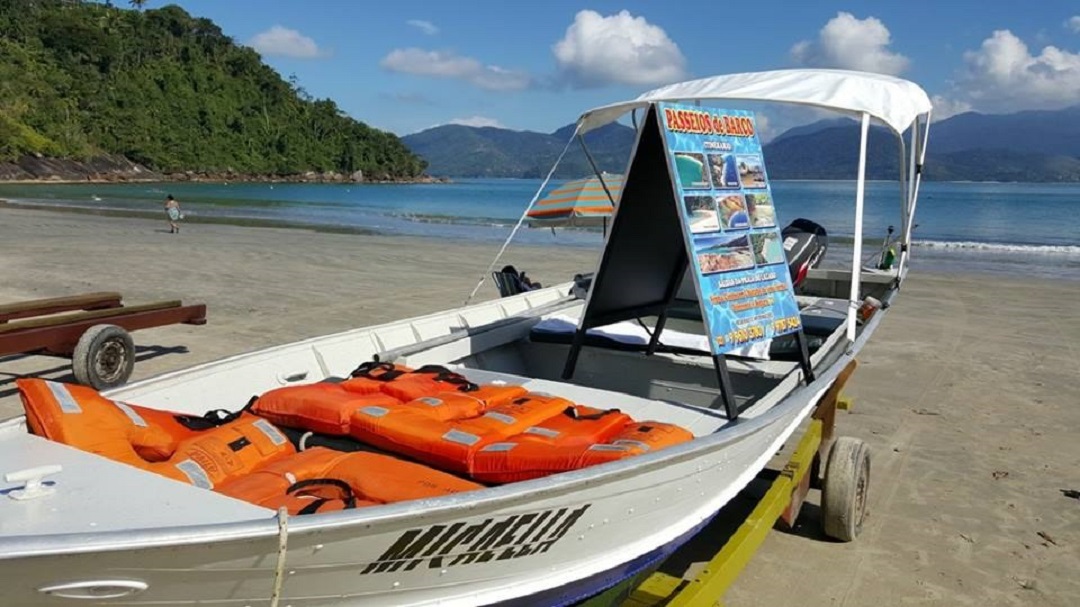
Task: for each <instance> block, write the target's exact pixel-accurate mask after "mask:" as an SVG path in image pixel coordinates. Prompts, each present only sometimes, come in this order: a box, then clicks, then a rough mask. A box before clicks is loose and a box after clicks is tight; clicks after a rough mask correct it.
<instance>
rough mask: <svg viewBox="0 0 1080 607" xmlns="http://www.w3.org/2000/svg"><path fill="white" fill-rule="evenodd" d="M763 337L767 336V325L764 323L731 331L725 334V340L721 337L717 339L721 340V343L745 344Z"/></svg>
mask: <svg viewBox="0 0 1080 607" xmlns="http://www.w3.org/2000/svg"><path fill="white" fill-rule="evenodd" d="M762 337H765V327H764V326H763V325H753V326H749V327H743V328H741V329H735V330H734V331H729V332H728V334H727V335H725V336H723V338H722V340H723V341H721V340H720V339H717V341H720V345H725V344H745V343H746V342H748V341H753V340H755V339H761V338H762Z"/></svg>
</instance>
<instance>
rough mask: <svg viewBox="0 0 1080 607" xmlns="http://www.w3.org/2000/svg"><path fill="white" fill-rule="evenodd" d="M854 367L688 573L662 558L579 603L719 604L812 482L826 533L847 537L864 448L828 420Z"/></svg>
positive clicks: (790, 517) (787, 526) (861, 503)
mask: <svg viewBox="0 0 1080 607" xmlns="http://www.w3.org/2000/svg"><path fill="white" fill-rule="evenodd" d="M855 367H856V362H855V361H854V360H853V361H851V362H850V363H848V365H847V367H845V368H844V369H843V371H841V372H840V375H839V376H838V377H837V378H836V382H834V383H833V385H832V386H831V387H830V388H829V390H828V391H826V393H825V394H824V395H822V397H821V399H820V400H819V401H818V403H817V405H816V406H815V408H814V411H813V413H812V415H811V418H810V423H809V424H807V425H806V427H805V430H804V431H803V433H802V437H801V439H800V440H799V442H798V445H797V446H796V448H795V451H794V452H793V453H792V454H791V456H790V458H789V459H788V461H787V464H786V465H784V467H783V468H782V469H781V470H779V472H778V473H776V478H775V479H774V480H773V481H772V484H771V486H770V487H769V489H768V491H767V492H766V493H765V495H764V496H763V497H762V498H760V499H759V500H758V501H757V505H756V506H755V507H754V509H753V511H752V512H751V513H750V514H749V516H747V517H746V518H745V520H744V521H743V522H742V524H741V525H739V527H738V529H737V530H735V531H734V533H731V534H730V535H729V536H728V537H727V538H726V542H725V543H724V544H723V546H721V547H720V548H719V550H717V551H715V553H714V554H713V555H712V557H711V558H710V559H709V560H708V562H707V563H706V564H705V567H704V568H703V569H700V571H699V572H698V573H697V574H696V575H695V576H694V577H692V578H689V577H688V576H679V575H674V574H673V573H668V572H665V571H664V569H665V564H666V563H668V562H671V561H672V560H674V557H673V558H669V559H668V560H667V561H665V562H664V563H660V564H659V565H658V566H655V567H653V568H650V569H647V570H646V571H644V572H642V573H639V574H638V575H637V576H635V577H633V578H630V579H629V580H627V581H625V582H623V583H621V584H620V585H618V586H615V587H613V588H610V589H608V590H607V591H605V592H603V593H601V594H600V595H598V596H595V597H593V598H591V599H589V600H586V601H584V602H582V603H580V604H579V605H578V607H615V606H618V607H658V606H660V605H663V606H665V607H700V606H710V605H712V606H721V605H723V600H722V598H723V596H724V594H725V593H726V592H727V590H728V589H729V588H730V587H731V586H732V584H734V583H735V580H736V579H737V578H738V576H739V574H740V573H742V571H743V569H744V568H745V567H746V565H747V564H749V562H750V559H751V558H753V556H754V554H755V552H756V551H757V549H758V548H759V547H761V544H762V542H764V541H765V537H766V536H767V535H768V534H769V531H770V530H771V529H772V528H773V527H774V526H775V527H780V528H781V529H784V530H791V529H793V528H794V526H795V521H796V519H798V517H799V511H800V510H801V508H802V505H803V502H804V500H805V499H806V496H807V493H808V492H809V490H810V488H811V486H813V487H814V488H819V489H821V490H822V499H821V519H822V524H823V526H824V532H825V535H826V536H828V537H829V538H831V539H833V540H837V541H841V542H849V541H852V540H854V539H855V538H856V537H857V536H858V535H859V532H860V531H861V530H862V525H863V520H864V518H865V516H866V501H867V493H868V490H869V488H870V450H869V447H868V446H867V445H866V443H864V442H863V441H862V440H859V439H857V438H852V437H849V436H840V437H836V436H835V426H836V412H837V410H844V411H847V410H850V409H851V406H852V402H851V400H850V399H848V398H846V397H844V396H843V395H842V391H843V388H844V385H845V384H846V383H847V381H848V379H849V378H850V377H851V374H852V373H854V371H855ZM769 472H770V471H768V470H767V471H766V473H764V474H767V473H769ZM764 474H763V475H764ZM759 478H761V476H759ZM731 508H732V506H731V505H729V506H727V507H725V508H724V509H723V510H721V511H720V512H719V513H718V514H717V516H716V519H721V518H722V517H724V516H725V511H729V510H730V509H731ZM716 519H714V521H715V520H716ZM688 543H694V540H693V539H692V540H690V542H688ZM685 548H686V547H684V548H683V549H685ZM680 550H682V549H680ZM678 554H679V553H678V552H676V554H675V556H677V555H678ZM682 560H683V562H685V559H682ZM695 560H696V561H698V562H700V559H695Z"/></svg>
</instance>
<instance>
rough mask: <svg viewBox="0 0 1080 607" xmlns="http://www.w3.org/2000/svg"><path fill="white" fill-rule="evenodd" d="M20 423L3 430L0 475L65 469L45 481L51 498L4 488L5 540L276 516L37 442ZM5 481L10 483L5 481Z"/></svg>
mask: <svg viewBox="0 0 1080 607" xmlns="http://www.w3.org/2000/svg"><path fill="white" fill-rule="evenodd" d="M19 422H20V420H18V419H16V420H11V421H9V422H7V423H5V424H4V425H2V426H0V462H3V463H4V467H3V469H2V470H0V473H4V474H6V473H11V472H15V471H18V470H25V469H28V468H35V467H38V466H48V465H59V466H61V468H62V470H61V471H60V472H59V473H57V474H53V475H50V476H48V477H46V478H45V485H46V486H47V487H49V488H51V489H52V490H53V493H52V494H51V495H45V496H42V497H38V498H35V499H30V500H25V501H20V500H16V499H12V498H11V497H10V493H11V491H12V490H13V489H16V488H18V487H20V486H22V483H7V482H5V483H2V484H0V538H6V537H11V536H19V535H52V534H66V533H97V532H107V531H117V530H134V529H153V528H160V527H163V526H168V527H174V526H176V527H179V526H184V525H193V524H206V523H208V522H217V523H230V522H236V521H245V520H252V519H259V518H269V517H271V516H273V512H272V511H270V510H267V509H265V508H260V507H258V506H254V505H251V504H248V503H246V502H242V501H239V500H235V499H232V498H229V497H226V496H224V495H220V494H217V493H213V492H211V491H206V490H204V489H199V488H198V487H193V486H191V485H186V484H184V483H179V482H176V481H173V480H170V479H167V478H165V477H163V476H158V475H157V474H153V473H150V472H145V471H143V470H139V469H138V468H135V467H133V466H128V465H126V464H121V463H118V462H114V461H112V460H109V459H106V458H104V457H99V456H97V455H94V454H92V453H87V452H85V451H80V450H78V449H74V448H72V447H68V446H67V445H63V444H60V443H57V442H53V441H51V440H48V439H44V438H41V437H39V436H34V435H32V434H29V433H28V432H26V429H25V426H24V425H23V424H22V423H19ZM0 478H2V476H0Z"/></svg>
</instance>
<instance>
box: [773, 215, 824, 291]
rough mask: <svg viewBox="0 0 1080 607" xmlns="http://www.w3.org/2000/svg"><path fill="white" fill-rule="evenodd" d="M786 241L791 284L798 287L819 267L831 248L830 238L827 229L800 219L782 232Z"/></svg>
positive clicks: (781, 234) (785, 251)
mask: <svg viewBox="0 0 1080 607" xmlns="http://www.w3.org/2000/svg"><path fill="white" fill-rule="evenodd" d="M780 236H781V238H783V240H784V253H785V254H786V255H787V260H788V270H789V271H790V272H791V282H792V284H793V285H794V286H796V287H798V286H799V285H800V284H801V283H802V281H803V280H805V279H806V273H807V271H808V270H810V268H814V267H817V265H818V264H819V263H821V259H822V258H823V257H825V249H827V248H829V236H828V234H826V232H825V228H823V227H821V226H820V225H818V224H816V223H814V222H813V221H810V220H809V219H803V218H799V219H796V220H795V221H792V222H791V223H790V224H788V225H787V227H785V228H784V229H783V230H781V232H780Z"/></svg>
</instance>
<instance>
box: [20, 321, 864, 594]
mask: <svg viewBox="0 0 1080 607" xmlns="http://www.w3.org/2000/svg"><path fill="white" fill-rule="evenodd" d="M505 313H507V314H512V313H513V312H512V311H510V310H506V311H505ZM451 316H453V314H451ZM461 316H464V314H462V315H461ZM881 316H883V314H882V315H879V316H878V317H875V318H874V319H873V320H872V321H871V322H870V323H869V326H868V327H866V329H867V330H866V331H864V334H863V335H862V336H861V339H860V340H859V341H857V342H856V343H855V344H852V345H850V346H849V347H848V348H847V349H846V350H845V351H844V352H842V353H839V355H838V356H836V357H834V359H833V360H831V361H830V362H829V363H828V365H827V366H826V367H825V368H819V369H818V370H817V374H818V377H817V380H816V381H814V382H812V383H811V384H810V385H804V384H801V383H800V379H799V377H798V374H797V373H795V374H792V375H791V376H790V377H788V378H786V379H785V380H784V381H783V382H782V384H781V385H779V386H777V390H779V391H781V392H782V393H783V394H785V395H786V396H784V398H783V399H782V400H780V401H779V402H777V403H776V404H774V405H772V406H771V407H769V408H768V409H767V410H764V411H762V412H758V413H756V414H754V415H752V416H745V417H744V418H741V419H740V421H739V422H738V423H736V424H731V425H729V426H727V427H725V428H723V429H722V430H720V431H719V432H716V433H713V434H708V435H705V436H701V437H699V438H697V439H695V440H693V441H690V442H688V443H684V444H682V445H678V446H675V447H671V448H667V449H663V450H660V451H657V452H654V453H650V454H646V455H642V456H638V457H635V458H630V459H626V460H621V461H618V462H612V463H609V464H603V465H599V466H594V467H590V468H586V469H583V470H578V471H574V472H569V473H564V474H559V475H555V476H551V477H546V478H541V479H536V480H532V481H526V482H521V483H513V484H509V485H504V486H501V487H496V488H490V489H486V490H483V491H478V492H469V493H461V494H456V495H451V496H446V497H441V498H437V499H431V500H418V501H412V502H403V503H399V504H393V505H389V506H383V507H378V508H365V509H359V510H352V511H344V512H335V513H328V514H324V515H319V516H312V517H296V518H289V519H287V520H284V521H282V520H281V519H279V518H277V517H275V516H274V515H273V513H272V512H270V511H267V515H266V517H265V518H264V519H260V520H252V521H241V522H236V523H227V524H215V525H202V526H189V527H182V528H180V527H177V528H154V529H145V530H134V531H124V532H107V533H97V534H93V533H79V534H69V535H35V536H13V535H11V534H10V533H9V534H4V533H3V523H2V521H0V567H2V568H3V570H4V572H5V576H4V577H5V580H6V582H5V584H3V585H0V604H4V605H26V606H32V605H64V604H71V603H73V602H75V601H74V600H73V599H67V598H62V597H61V596H59V594H64V593H66V594H68V595H71V594H73V593H74V594H77V593H79V592H82V593H83V596H82V597H81V598H82V599H83V600H80V601H78V603H80V604H84V605H85V604H110V605H112V604H124V605H182V604H192V603H195V604H200V605H215V606H225V605H229V606H235V605H269V604H271V602H270V601H271V596H272V595H273V593H274V588H275V585H276V584H277V583H278V582H279V581H280V588H281V591H280V592H281V594H280V598H281V602H280V604H281V605H292V606H294V607H298V606H309V605H365V606H368V605H370V606H382V605H395V606H398V605H435V604H438V605H462V606H465V605H469V606H473V605H489V604H500V603H506V602H508V601H509V602H512V603H511V604H530V605H533V604H567V603H569V602H573V601H575V600H578V599H581V598H583V597H585V596H588V595H590V594H592V593H595V592H598V591H600V590H603V589H604V588H605V587H608V586H611V585H614V584H616V583H617V582H619V581H620V580H621V579H623V578H625V577H628V576H630V575H633V574H634V573H636V572H637V571H638V570H640V569H641V568H643V567H646V566H648V565H649V564H650V563H652V562H653V561H655V560H656V559H659V558H661V557H663V556H665V555H666V554H667V553H668V552H670V550H673V549H674V547H676V546H677V545H678V544H679V543H681V542H682V541H684V540H685V539H687V538H688V537H689V536H690V535H692V534H693V533H694V532H695V531H696V530H698V529H700V527H701V526H702V525H704V524H705V523H707V522H708V521H709V520H710V519H711V518H712V517H713V516H715V514H716V513H717V512H718V511H719V510H720V509H721V508H722V507H723V506H724V505H725V504H727V502H728V501H730V500H731V499H732V498H733V497H734V496H735V495H736V494H737V493H738V492H739V491H741V490H742V489H743V488H744V487H745V486H746V485H747V484H748V483H749V482H750V481H751V480H752V479H753V478H754V477H755V476H756V475H757V474H758V473H759V472H760V471H761V470H762V469H763V468H764V467H765V465H766V464H767V462H768V461H769V459H770V458H771V457H772V456H773V455H774V454H775V453H776V452H777V451H778V450H779V449H780V448H781V447H782V445H783V443H784V442H785V441H786V440H787V439H788V438H789V437H790V436H791V435H792V433H793V432H794V431H795V429H796V428H797V426H798V425H799V424H800V423H801V422H802V421H803V420H804V419H805V418H806V417H807V416H808V415H809V413H810V412H811V411H812V409H813V407H814V405H815V404H816V403H817V402H818V400H819V399H820V398H821V396H822V395H823V394H824V392H825V391H826V390H827V389H828V388H829V387H830V386H831V384H832V383H833V382H834V381H835V380H836V377H837V375H838V374H839V372H840V370H841V369H842V368H843V367H844V366H846V365H847V363H848V362H849V361H850V360H852V358H853V357H854V355H855V353H856V352H857V351H858V349H859V347H861V345H862V343H863V341H865V338H866V337H868V336H869V333H870V332H871V331H872V329H873V326H874V325H876V324H877V323H878V322H879V321H880V319H881ZM375 329H378V328H374V329H372V330H373V331H374V330H375ZM328 343H336V342H333V339H331V340H330V342H328ZM297 347H301V348H309V347H310V345H306V346H305V345H300V346H297V345H294V346H284V347H282V348H285V349H286V350H287V351H293V350H295V349H296V348H297ZM278 358H280V357H275V356H273V352H272V351H267V352H263V353H254V354H252V355H245V356H242V357H238V358H236V359H235V360H232V361H231V362H230V361H226V362H225V363H222V365H223V366H220V367H219V366H217V365H210V366H207V367H204V368H202V369H201V370H197V371H196V370H188V371H184V372H178V373H177V374H175V375H173V376H163V377H162V378H158V379H155V380H150V381H147V382H143V383H142V384H140V385H133V386H132V387H131V388H130V389H125V390H122V391H118V392H120V393H121V394H122V395H123V396H124V397H125V398H132V399H133V400H135V399H136V398H137V397H138V395H139V394H144V395H148V396H156V399H154V398H151V399H150V400H158V401H159V403H158V404H159V406H160V405H161V404H168V403H169V402H170V401H172V402H175V401H174V399H177V398H179V399H180V400H187V401H188V402H191V400H192V399H190V398H185V397H184V392H185V391H187V392H188V393H189V394H193V393H197V392H201V391H204V390H206V389H207V388H206V387H205V386H202V385H201V384H202V383H205V381H206V380H205V379H204V378H203V376H204V375H205V376H209V375H210V374H213V373H214V372H215V371H216V372H217V375H218V376H219V377H220V376H221V375H222V374H225V375H228V373H226V371H228V369H230V368H231V369H233V371H234V372H236V373H238V374H241V373H242V374H244V375H245V376H248V375H250V374H249V373H247V372H246V371H244V369H247V368H248V366H249V365H251V364H256V363H257V362H258V361H262V360H276V359H278ZM319 360H320V361H322V362H326V361H324V359H323V358H321V357H320V358H319ZM320 364H322V363H320ZM327 364H331V363H327ZM267 374H268V377H269V378H271V379H272V378H274V377H277V376H278V375H280V373H279V372H278V369H271V370H270V371H269V372H267ZM271 379H266V380H265V381H267V382H268V381H271ZM260 381H264V380H260ZM184 385H186V386H188V387H187V388H184V387H183V386H184ZM139 400H140V402H143V401H142V400H141V399H139ZM203 402H205V401H203ZM9 430H10V428H9ZM122 499H123V498H122V496H118V497H117V503H118V505H119V504H120V503H121V502H122ZM71 584H82V585H83V587H82V588H81V589H77V590H75V591H71V590H61V591H53V593H52V594H50V593H48V592H47V590H48V589H49V588H56V587H58V586H65V585H71ZM87 588H89V590H88V589H87ZM124 589H128V590H131V591H132V592H130V594H129V595H125V596H122V597H121V596H118V597H117V598H107V597H106V594H108V593H110V592H111V593H113V594H117V595H119V594H120V593H121V592H122V591H123V590H124ZM58 592H59V594H58ZM94 593H97V594H94ZM87 599H89V600H87ZM519 600H525V603H521V602H518V601H519Z"/></svg>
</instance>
